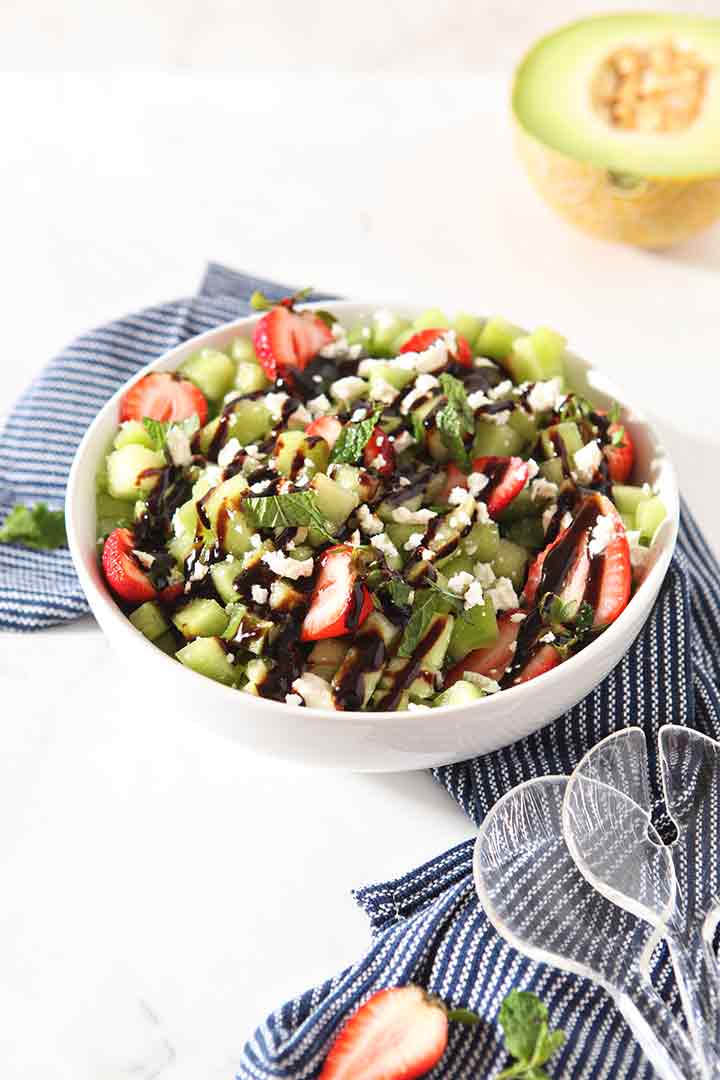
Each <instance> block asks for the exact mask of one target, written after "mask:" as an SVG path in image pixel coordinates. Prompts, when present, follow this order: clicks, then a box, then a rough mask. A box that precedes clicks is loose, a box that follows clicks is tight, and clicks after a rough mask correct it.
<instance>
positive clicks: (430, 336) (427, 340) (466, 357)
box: [400, 328, 472, 368]
mask: <svg viewBox="0 0 720 1080" xmlns="http://www.w3.org/2000/svg"><path fill="white" fill-rule="evenodd" d="M447 333H448V330H447V329H445V330H443V329H441V328H437V329H430V330H420V331H419V332H418V333H417V334H413V336H412V337H411V338H408V340H407V341H406V342H405V344H404V345H401V347H400V352H401V353H407V352H418V353H420V352H425V350H426V349H429V348H430V346H431V345H434V344H435V342H436V341H437V339H438V338H439V337H442V336H443V334H447ZM455 340H456V342H457V348H456V349H455V350H454V351H453V352H451V353H450V356H451V358H452V359H453V360H454V361H455V363H456V364H460V365H461V366H462V367H467V368H471V367H472V349H471V348H470V345H469V344H468V342H467V339H466V338H464V337H463V336H462V334H457V333H456V334H455Z"/></svg>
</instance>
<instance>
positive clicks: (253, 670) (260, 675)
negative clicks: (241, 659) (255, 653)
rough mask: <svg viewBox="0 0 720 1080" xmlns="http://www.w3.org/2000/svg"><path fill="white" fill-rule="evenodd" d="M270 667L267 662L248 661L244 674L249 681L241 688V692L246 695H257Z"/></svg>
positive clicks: (258, 660)
mask: <svg viewBox="0 0 720 1080" xmlns="http://www.w3.org/2000/svg"><path fill="white" fill-rule="evenodd" d="M270 667H271V665H270V663H269V662H268V661H267V660H260V659H257V660H249V661H248V663H247V667H246V668H245V673H246V674H247V677H248V680H249V681H248V682H247V683H246V685H245V686H243V690H244V691H245V693H246V694H257V693H258V687H259V686H260V685H262V683H263V682H264V681H265V679H266V678H267V676H268V674H269V673H270Z"/></svg>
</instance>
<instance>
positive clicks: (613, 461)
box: [604, 424, 635, 484]
mask: <svg viewBox="0 0 720 1080" xmlns="http://www.w3.org/2000/svg"><path fill="white" fill-rule="evenodd" d="M620 431H621V432H622V441H621V442H620V443H619V444H618V445H617V446H612V445H611V446H606V447H605V450H604V453H605V457H606V458H607V463H608V472H609V473H610V479H611V480H612V481H613V483H615V484H625V483H627V481H628V480H629V479H630V476H631V475H632V471H633V465H634V464H635V444H634V442H633V440H632V436H631V434H630V432H629V431H628V429H627V428H626V427H625V426H624V425H623V424H611V425H610V427H609V428H608V435H610V436H612V435H615V434H616V433H617V432H620Z"/></svg>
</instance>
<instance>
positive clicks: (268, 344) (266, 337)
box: [253, 304, 334, 382]
mask: <svg viewBox="0 0 720 1080" xmlns="http://www.w3.org/2000/svg"><path fill="white" fill-rule="evenodd" d="M331 341H334V338H333V335H332V331H331V329H330V327H329V326H328V325H327V323H325V322H323V320H322V319H320V318H318V316H317V315H315V314H314V313H313V312H312V311H293V310H291V308H290V307H288V306H286V305H284V304H279V305H278V306H277V307H274V308H272V310H271V311H269V312H268V313H267V315H263V317H262V319H260V321H259V322H258V324H257V326H256V327H255V331H254V333H253V345H254V346H255V352H256V354H257V357H258V360H259V361H260V363H261V365H262V368H263V371H264V372H265V374H266V375H267V377H268V379H271V380H272V381H273V382H274V381H275V379H277V378H278V376H282V375H286V374H287V373H288V372H290V371H292V370H293V368H295V369H296V370H300V371H302V370H303V368H305V367H306V365H307V364H309V363H310V361H311V360H312V359H313V358H314V357H315V356H317V354H318V353H319V352H320V350H321V349H322V347H323V345H329V344H330V342H331Z"/></svg>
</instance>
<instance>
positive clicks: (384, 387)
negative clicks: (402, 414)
mask: <svg viewBox="0 0 720 1080" xmlns="http://www.w3.org/2000/svg"><path fill="white" fill-rule="evenodd" d="M370 397H371V398H372V399H373V401H382V403H383V405H392V403H393V401H394V400H395V398H397V397H400V391H399V390H398V389H397V387H395V386H393V385H392V383H389V382H388V381H387V379H373V380H372V382H371V383H370Z"/></svg>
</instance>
